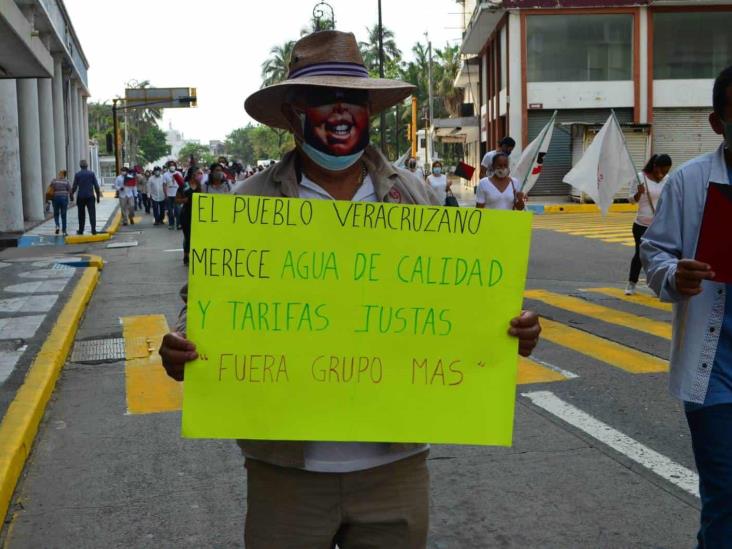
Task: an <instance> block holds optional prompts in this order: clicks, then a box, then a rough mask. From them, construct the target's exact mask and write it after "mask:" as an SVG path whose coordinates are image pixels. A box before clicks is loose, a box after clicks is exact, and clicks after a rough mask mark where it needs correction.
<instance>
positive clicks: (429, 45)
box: [424, 32, 435, 165]
mask: <svg viewBox="0 0 732 549" xmlns="http://www.w3.org/2000/svg"><path fill="white" fill-rule="evenodd" d="M424 36H425V38H426V39H427V53H428V56H429V62H428V64H427V81H428V89H427V93H428V101H429V105H428V107H429V109H428V111H427V112H428V115H429V125H428V127H427V135H425V138H426V139H427V164H430V165H431V164H432V157H433V156H434V150H433V147H434V143H433V142H432V124H434V120H435V118H434V111H433V110H432V103H433V101H432V42H431V41H430V36H429V34H428V33H426V32H425V33H424Z"/></svg>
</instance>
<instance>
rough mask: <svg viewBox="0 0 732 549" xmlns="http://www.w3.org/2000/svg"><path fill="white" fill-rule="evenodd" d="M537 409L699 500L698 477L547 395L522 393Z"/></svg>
mask: <svg viewBox="0 0 732 549" xmlns="http://www.w3.org/2000/svg"><path fill="white" fill-rule="evenodd" d="M522 396H525V397H526V398H528V399H529V400H531V402H533V403H534V404H535V405H536V406H538V407H539V408H541V409H543V410H546V411H547V412H549V413H550V414H552V415H554V416H556V417H558V418H559V419H561V420H562V421H564V422H566V423H569V424H570V425H572V426H573V427H576V428H577V429H579V430H580V431H582V432H584V433H586V434H588V435H590V436H591V437H592V438H594V439H596V440H599V441H600V442H602V443H603V444H605V445H607V446H609V447H610V448H612V449H613V450H615V451H616V452H619V453H621V454H623V455H624V456H625V457H627V458H629V459H631V460H633V461H634V462H636V463H638V464H639V465H642V466H643V467H645V468H646V469H649V470H651V471H653V472H654V473H655V474H657V475H658V476H660V477H661V478H663V479H665V480H667V481H669V482H670V483H672V484H674V485H676V486H678V487H679V488H681V489H682V490H684V491H686V492H688V493H689V494H691V495H692V496H696V497H699V476H698V475H697V474H696V473H694V472H693V471H692V470H690V469H687V468H686V467H684V466H682V465H679V464H678V463H676V462H674V461H672V460H670V459H669V458H667V457H666V456H664V455H662V454H660V453H658V452H656V451H655V450H652V449H651V448H649V447H648V446H646V445H644V444H641V443H640V442H638V441H637V440H634V439H632V438H630V437H629V436H627V435H625V434H623V433H621V432H620V431H617V430H616V429H613V428H612V427H610V426H609V425H608V424H606V423H603V422H602V421H600V420H598V419H595V418H594V417H592V416H591V415H590V414H588V413H586V412H583V411H582V410H580V409H579V408H576V407H575V406H572V405H571V404H569V403H568V402H565V401H563V400H562V399H560V398H559V397H557V396H556V395H555V394H554V393H552V392H550V391H536V392H532V393H522Z"/></svg>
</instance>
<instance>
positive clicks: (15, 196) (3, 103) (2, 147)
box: [0, 79, 23, 232]
mask: <svg viewBox="0 0 732 549" xmlns="http://www.w3.org/2000/svg"><path fill="white" fill-rule="evenodd" d="M0 196H2V197H3V199H2V200H0V232H21V231H22V230H23V193H22V192H21V188H20V141H19V137H18V98H17V93H16V86H15V80H9V79H8V80H0Z"/></svg>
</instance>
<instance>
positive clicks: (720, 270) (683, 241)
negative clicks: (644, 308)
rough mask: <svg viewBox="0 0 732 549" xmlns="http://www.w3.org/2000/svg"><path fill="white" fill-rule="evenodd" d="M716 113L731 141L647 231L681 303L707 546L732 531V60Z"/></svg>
mask: <svg viewBox="0 0 732 549" xmlns="http://www.w3.org/2000/svg"><path fill="white" fill-rule="evenodd" d="M713 104H714V112H713V113H712V114H711V115H710V116H709V121H710V123H711V126H712V128H713V129H714V131H715V133H717V134H718V135H721V136H724V139H725V142H724V143H723V144H722V145H721V146H720V147H719V149H718V150H717V151H716V152H713V153H709V154H705V155H703V156H700V157H698V158H695V159H694V160H691V161H689V162H687V163H686V164H684V165H683V166H681V167H680V168H679V169H678V170H677V171H676V172H674V173H673V174H672V175H671V177H670V178H669V181H668V183H667V185H666V187H665V188H664V190H663V192H662V194H661V199H660V200H659V202H658V207H657V209H656V216H655V218H654V219H653V222H652V223H651V226H650V228H649V229H648V231H647V232H646V233H645V235H644V237H643V242H642V244H641V260H642V261H643V264H644V266H645V268H646V272H647V274H648V285H649V286H650V287H651V288H653V290H654V291H655V292H656V293H657V294H658V295H659V296H660V297H661V299H663V300H665V301H672V302H673V303H674V322H673V342H672V350H671V391H672V393H673V394H674V396H676V397H678V398H679V399H680V400H683V401H684V404H685V409H686V417H687V421H688V423H689V429H690V431H691V441H692V448H693V450H694V458H695V460H696V466H697V469H698V470H699V485H700V490H699V491H700V495H701V502H702V511H701V528H700V530H699V533H698V536H697V539H698V541H699V547H703V548H707V547H729V546H730V540H732V269H730V267H731V266H732V262H731V261H730V254H729V250H730V246H729V237H730V232H731V231H732V225H730V219H732V196H731V194H732V193H730V192H729V191H730V183H732V67H728V68H727V69H725V70H724V71H722V72H721V73H720V75H719V76H718V77H717V79H716V81H715V83H714V92H713Z"/></svg>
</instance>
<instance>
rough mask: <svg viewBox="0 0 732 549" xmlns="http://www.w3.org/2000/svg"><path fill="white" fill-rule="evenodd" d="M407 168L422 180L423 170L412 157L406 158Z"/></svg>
mask: <svg viewBox="0 0 732 549" xmlns="http://www.w3.org/2000/svg"><path fill="white" fill-rule="evenodd" d="M407 169H408V170H409V171H410V172H412V173H413V174H415V175H416V176H417V177H419V178H420V180H422V181H424V170H423V169H422V167H421V166H419V165H418V164H417V159H416V158H414V157H412V158H410V159H409V160H407Z"/></svg>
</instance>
